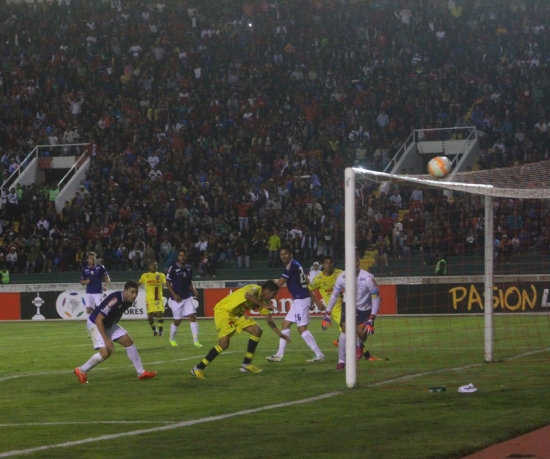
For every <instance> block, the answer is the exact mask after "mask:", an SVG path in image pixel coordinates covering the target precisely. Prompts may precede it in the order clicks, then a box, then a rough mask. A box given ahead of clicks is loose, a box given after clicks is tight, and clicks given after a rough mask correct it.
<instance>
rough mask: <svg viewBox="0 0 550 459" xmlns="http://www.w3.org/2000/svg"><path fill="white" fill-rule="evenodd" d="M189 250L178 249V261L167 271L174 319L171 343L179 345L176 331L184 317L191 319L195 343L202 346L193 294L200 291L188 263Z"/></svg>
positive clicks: (167, 283) (169, 302) (196, 294)
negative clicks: (196, 287) (194, 282)
mask: <svg viewBox="0 0 550 459" xmlns="http://www.w3.org/2000/svg"><path fill="white" fill-rule="evenodd" d="M186 260H187V250H185V249H181V250H179V251H178V255H177V258H176V261H175V262H174V263H173V264H172V265H171V266H170V267H169V268H168V272H167V273H166V287H167V288H168V291H169V292H170V299H169V300H168V306H170V309H172V315H173V316H174V321H173V322H172V325H171V326H170V340H169V342H170V344H171V345H172V346H174V347H175V346H177V345H178V343H177V342H176V333H177V331H178V327H179V326H180V324H181V321H182V319H183V318H184V317H187V318H188V319H189V327H190V328H191V335H192V336H193V345H194V346H195V347H202V344H201V343H199V324H198V322H197V314H195V303H194V299H193V296H192V295H194V296H198V295H199V293H198V292H197V290H196V289H195V286H194V285H193V280H192V277H193V268H192V267H191V265H190V264H188V263H186Z"/></svg>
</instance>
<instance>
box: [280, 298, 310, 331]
mask: <svg viewBox="0 0 550 459" xmlns="http://www.w3.org/2000/svg"><path fill="white" fill-rule="evenodd" d="M310 306H311V298H299V299H296V300H293V301H292V306H291V307H290V310H289V311H288V312H287V314H286V316H285V320H286V321H288V322H292V323H295V324H296V326H298V327H301V326H304V325H308V324H309V308H310Z"/></svg>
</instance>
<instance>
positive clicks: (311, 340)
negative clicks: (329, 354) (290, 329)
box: [302, 330, 324, 357]
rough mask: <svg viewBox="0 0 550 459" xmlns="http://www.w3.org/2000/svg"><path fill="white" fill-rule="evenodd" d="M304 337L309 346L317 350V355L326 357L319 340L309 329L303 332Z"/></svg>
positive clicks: (314, 350)
mask: <svg viewBox="0 0 550 459" xmlns="http://www.w3.org/2000/svg"><path fill="white" fill-rule="evenodd" d="M302 339H303V340H304V341H305V342H306V344H307V345H308V346H309V348H310V349H311V350H312V351H313V352H315V355H316V356H317V357H324V354H323V353H322V352H321V349H319V346H317V342H316V341H315V338H314V337H313V335H312V334H311V332H310V331H309V330H306V331H305V332H304V333H302Z"/></svg>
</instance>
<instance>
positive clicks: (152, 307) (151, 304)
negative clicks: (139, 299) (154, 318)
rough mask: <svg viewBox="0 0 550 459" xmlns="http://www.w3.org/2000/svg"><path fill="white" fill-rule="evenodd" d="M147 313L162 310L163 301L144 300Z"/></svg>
mask: <svg viewBox="0 0 550 459" xmlns="http://www.w3.org/2000/svg"><path fill="white" fill-rule="evenodd" d="M145 307H146V308H147V314H150V313H152V312H164V301H162V300H145Z"/></svg>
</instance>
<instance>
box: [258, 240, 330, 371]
mask: <svg viewBox="0 0 550 459" xmlns="http://www.w3.org/2000/svg"><path fill="white" fill-rule="evenodd" d="M279 255H280V257H281V262H282V263H283V264H284V265H285V271H284V272H283V274H282V275H281V278H280V279H279V280H278V281H277V285H279V287H281V286H282V285H283V284H284V283H285V282H286V286H287V287H288V291H289V292H290V295H291V296H292V300H293V301H292V305H291V306H290V310H289V311H288V313H287V315H286V317H285V319H284V321H283V327H282V330H281V333H283V334H284V335H285V336H286V337H287V338H290V326H291V325H292V324H293V323H295V324H296V326H297V327H298V333H300V336H301V337H302V338H303V340H304V341H305V342H306V344H307V345H308V346H309V348H310V349H311V350H312V351H313V352H315V358H313V359H310V360H308V362H321V361H323V360H324V359H325V356H324V355H323V353H322V352H321V349H319V346H318V345H317V342H316V341H315V338H314V337H313V335H312V334H311V332H310V331H309V330H308V329H307V326H308V324H309V310H310V309H311V308H312V305H311V301H312V300H313V302H314V304H316V305H317V306H318V307H320V308H322V306H321V305H320V303H319V300H318V299H317V297H316V296H315V294H314V293H313V292H310V290H309V289H308V287H307V284H308V282H307V277H306V273H305V272H304V268H302V265H300V263H298V262H297V261H296V260H295V259H294V258H293V255H292V249H291V248H290V246H288V245H284V246H283V247H281V250H280V252H279ZM286 343H287V340H285V339H282V338H281V339H280V340H279V350H278V351H277V353H276V354H273V355H270V356H268V357H266V359H267V360H268V361H270V362H281V361H282V360H283V356H284V353H285V348H286Z"/></svg>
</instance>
